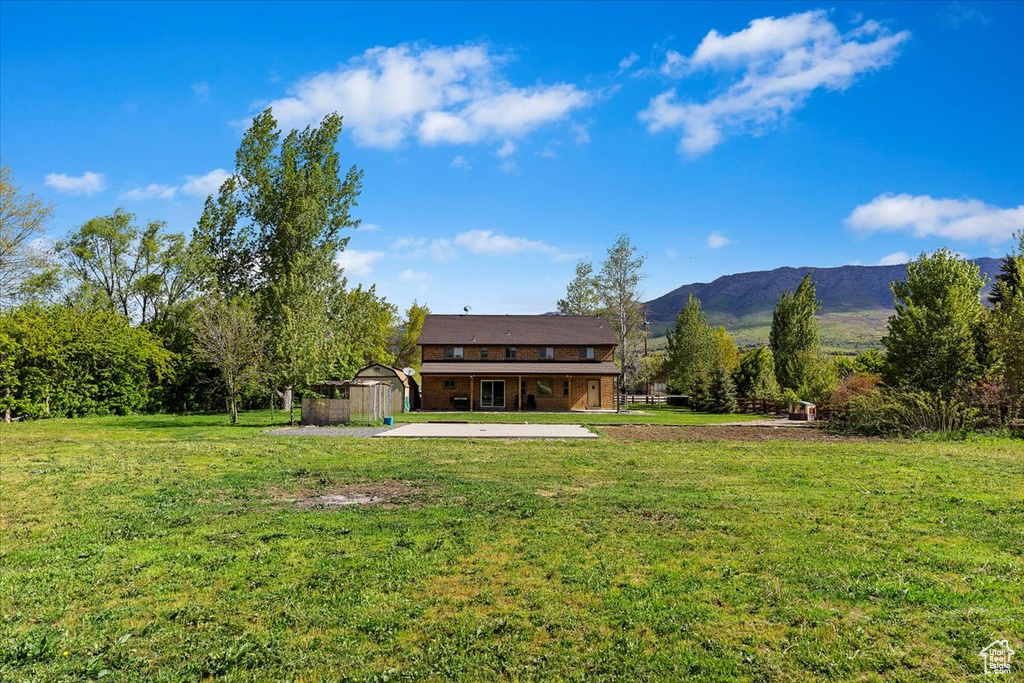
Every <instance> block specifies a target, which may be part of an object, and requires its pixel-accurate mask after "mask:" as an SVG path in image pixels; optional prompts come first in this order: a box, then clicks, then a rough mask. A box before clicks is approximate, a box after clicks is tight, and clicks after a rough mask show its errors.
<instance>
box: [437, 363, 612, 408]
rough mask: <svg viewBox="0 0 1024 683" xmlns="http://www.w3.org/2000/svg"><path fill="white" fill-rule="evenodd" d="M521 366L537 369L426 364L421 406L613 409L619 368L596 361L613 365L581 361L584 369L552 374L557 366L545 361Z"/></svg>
mask: <svg viewBox="0 0 1024 683" xmlns="http://www.w3.org/2000/svg"><path fill="white" fill-rule="evenodd" d="M444 365H448V366H452V365H456V366H459V365H464V366H470V365H473V366H478V365H484V366H486V365H487V364H481V363H472V364H470V363H466V364H458V363H445V364H444ZM522 365H523V366H534V365H541V367H540V368H534V367H523V368H522V370H524V371H525V372H523V371H520V372H508V371H505V372H489V370H490V369H491V368H488V367H457V368H451V367H448V368H428V367H426V366H424V368H423V369H421V371H420V375H421V377H422V386H421V392H422V397H423V398H422V407H423V410H451V411H481V410H482V411H516V412H523V411H544V412H552V411H569V410H607V409H612V408H614V406H613V403H612V402H613V397H614V381H615V376H616V375H617V373H618V370H617V369H614V368H615V366H614V365H613V364H610V363H607V364H605V363H602V364H600V365H611V366H612V367H611V368H596V367H594V365H598V364H580V365H581V366H582V367H579V368H570V370H572V372H566V371H565V369H564V368H559V369H560V370H562V371H561V372H551V370H556V368H552V367H543V366H544V364H534V363H523V364H522ZM495 369H496V368H495ZM517 370H518V368H517ZM545 370H546V371H547V372H544V371H545ZM595 370H598V371H599V372H594V371H595ZM609 373H610V374H609Z"/></svg>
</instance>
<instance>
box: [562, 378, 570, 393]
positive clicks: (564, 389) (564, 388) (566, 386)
mask: <svg viewBox="0 0 1024 683" xmlns="http://www.w3.org/2000/svg"><path fill="white" fill-rule="evenodd" d="M568 395H569V380H565V381H564V382H562V396H568Z"/></svg>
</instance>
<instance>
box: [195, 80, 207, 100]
mask: <svg viewBox="0 0 1024 683" xmlns="http://www.w3.org/2000/svg"><path fill="white" fill-rule="evenodd" d="M192 94H194V95H195V96H196V99H197V100H199V101H200V102H206V101H207V100H209V99H210V84H209V83H193V84H192Z"/></svg>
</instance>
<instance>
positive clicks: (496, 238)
mask: <svg viewBox="0 0 1024 683" xmlns="http://www.w3.org/2000/svg"><path fill="white" fill-rule="evenodd" d="M454 242H455V245H456V246H459V247H462V248H463V249H464V250H465V251H466V252H468V253H470V254H476V255H481V256H511V255H514V254H541V255H543V256H549V257H551V258H553V259H555V260H556V261H565V260H568V259H571V258H574V255H573V254H566V253H564V252H563V251H562V250H561V249H559V248H558V247H553V246H551V245H550V244H545V243H544V242H540V241H537V240H530V239H526V238H524V237H509V236H508V235H502V234H498V233H495V232H494V231H492V230H470V231H468V232H463V233H459V234H458V235H456V236H455V240H454Z"/></svg>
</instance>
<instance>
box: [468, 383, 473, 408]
mask: <svg viewBox="0 0 1024 683" xmlns="http://www.w3.org/2000/svg"><path fill="white" fill-rule="evenodd" d="M469 412H471V413H472V412H473V375H470V376H469Z"/></svg>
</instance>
